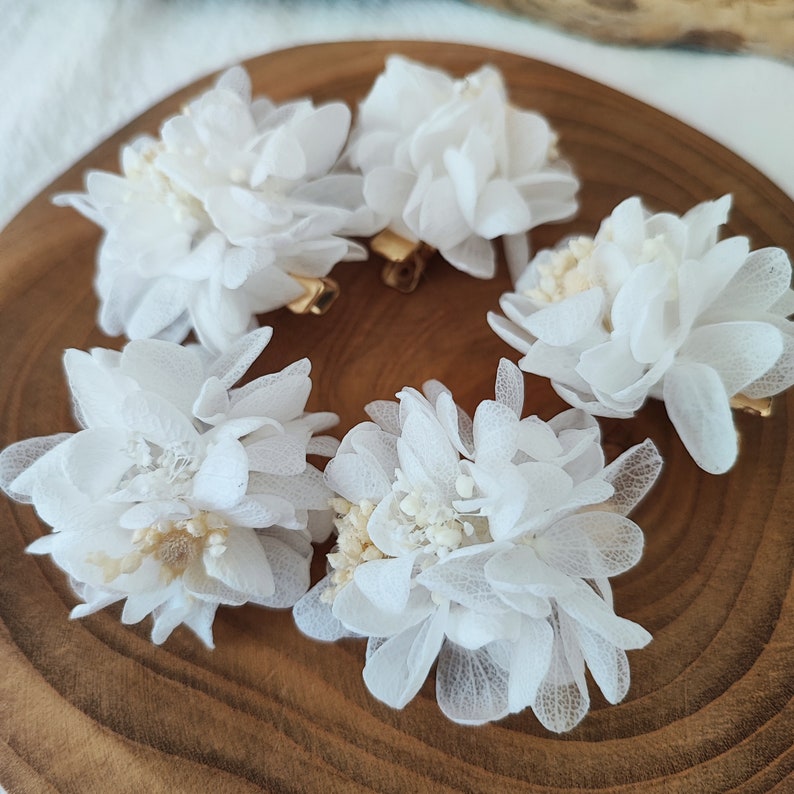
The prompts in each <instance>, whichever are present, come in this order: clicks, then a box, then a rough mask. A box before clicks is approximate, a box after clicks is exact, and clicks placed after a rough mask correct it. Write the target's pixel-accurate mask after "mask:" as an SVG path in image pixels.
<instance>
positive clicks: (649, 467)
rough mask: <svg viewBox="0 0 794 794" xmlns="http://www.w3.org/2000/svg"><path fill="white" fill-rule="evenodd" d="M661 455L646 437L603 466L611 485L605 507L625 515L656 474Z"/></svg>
mask: <svg viewBox="0 0 794 794" xmlns="http://www.w3.org/2000/svg"><path fill="white" fill-rule="evenodd" d="M661 468H662V457H661V455H660V454H659V450H658V449H656V446H655V445H654V443H653V442H652V441H651V440H650V439H646V440H645V441H643V442H642V444H637V446H634V447H632V448H631V449H629V450H627V451H626V452H624V453H623V454H622V455H620V457H618V458H616V459H615V460H614V461H612V463H610V464H609V466H607V467H606V468H605V469H604V472H603V475H602V476H603V477H604V479H605V480H606V481H607V482H609V483H611V484H612V486H613V487H614V489H615V490H614V494H613V495H612V496H611V497H610V499H609V508H610V510H614V511H615V512H617V513H620V515H624V516H625V515H628V514H629V513H630V512H631V510H633V509H634V507H635V505H637V504H638V503H639V502H640V500H641V499H642V498H643V497H644V496H645V494H646V493H648V490H649V489H650V487H651V486H652V485H653V484H654V482H655V481H656V478H657V477H658V476H659V472H660V471H661Z"/></svg>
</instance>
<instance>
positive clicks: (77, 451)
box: [63, 427, 135, 499]
mask: <svg viewBox="0 0 794 794" xmlns="http://www.w3.org/2000/svg"><path fill="white" fill-rule="evenodd" d="M130 440H131V438H130V433H129V432H128V431H126V430H124V429H123V428H118V429H117V428H113V427H107V428H102V429H97V430H82V431H81V432H79V433H76V434H75V435H74V436H73V437H72V439H71V442H70V443H69V445H68V447H64V459H63V463H64V466H65V468H66V471H67V473H68V474H67V476H69V478H70V479H71V481H72V482H73V483H74V484H75V485H76V486H77V487H78V488H79V489H80V490H81V491H83V492H84V493H85V494H87V495H88V496H89V497H91V498H92V499H99V498H101V497H103V496H105V495H107V494H108V493H109V492H111V491H114V490H116V488H118V485H119V482H120V481H121V478H122V477H123V476H124V474H126V473H127V472H128V471H129V470H130V469H131V468H132V467H133V465H134V463H135V459H134V457H133V456H132V455H131V454H130V453H129V451H128V445H129V442H130Z"/></svg>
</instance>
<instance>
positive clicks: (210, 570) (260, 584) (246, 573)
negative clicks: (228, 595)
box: [204, 527, 275, 600]
mask: <svg viewBox="0 0 794 794" xmlns="http://www.w3.org/2000/svg"><path fill="white" fill-rule="evenodd" d="M224 545H225V546H226V549H225V551H224V552H223V553H222V554H219V555H217V556H215V555H213V554H210V553H208V552H205V554H204V568H205V570H206V572H207V575H208V576H212V577H214V578H215V579H219V580H220V581H221V582H223V583H224V584H226V585H228V586H229V587H230V588H232V589H233V590H236V591H238V592H240V593H244V594H245V595H246V596H247V598H246V600H248V598H255V599H262V598H268V597H270V596H272V595H273V593H274V591H275V582H274V578H273V571H272V570H271V567H270V563H269V562H268V559H267V555H266V554H265V550H264V549H263V547H262V544H261V542H260V541H259V538H258V536H257V534H256V532H254V531H253V530H252V529H244V528H240V527H232V528H230V530H229V535H228V537H227V539H226V541H225V544H224Z"/></svg>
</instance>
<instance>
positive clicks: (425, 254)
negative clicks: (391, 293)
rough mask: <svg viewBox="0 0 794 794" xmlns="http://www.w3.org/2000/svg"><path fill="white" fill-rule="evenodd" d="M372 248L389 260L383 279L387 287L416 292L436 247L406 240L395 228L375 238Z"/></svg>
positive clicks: (371, 244)
mask: <svg viewBox="0 0 794 794" xmlns="http://www.w3.org/2000/svg"><path fill="white" fill-rule="evenodd" d="M370 248H371V249H372V251H373V252H374V253H376V254H377V255H378V256H380V257H382V258H383V259H385V260H386V263H385V264H384V266H383V270H382V271H381V279H382V281H383V283H384V284H385V285H386V286H387V287H391V288H392V289H396V290H398V291H399V292H404V293H409V292H413V291H414V290H415V289H416V288H417V287H418V286H419V281H420V280H421V278H422V274H423V273H424V271H425V268H426V267H427V262H428V260H429V259H430V257H431V256H432V255H433V254H434V253H435V250H436V249H435V248H433V247H432V246H429V245H427V243H423V242H421V241H416V242H414V241H413V240H406V239H405V238H404V237H401V236H400V235H399V234H396V233H395V232H393V231H392V230H391V229H384V230H383V231H382V232H381V233H380V234H378V235H376V236H375V237H373V238H372V240H371V242H370Z"/></svg>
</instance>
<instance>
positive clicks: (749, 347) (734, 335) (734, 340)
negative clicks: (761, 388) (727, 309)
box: [679, 322, 783, 396]
mask: <svg viewBox="0 0 794 794" xmlns="http://www.w3.org/2000/svg"><path fill="white" fill-rule="evenodd" d="M782 353H783V338H782V335H781V333H780V331H779V330H778V329H777V328H775V326H774V325H771V324H770V323H763V322H724V323H719V324H717V325H705V326H701V327H700V328H695V329H694V330H693V331H692V333H691V334H690V335H689V337H688V338H687V341H686V342H685V343H684V345H683V346H682V347H681V349H680V351H679V360H684V359H686V360H688V361H697V362H700V363H702V364H707V365H708V366H710V367H711V368H712V369H713V370H715V371H716V372H717V374H718V375H719V376H720V380H722V383H723V385H724V386H725V391H726V392H727V393H728V395H729V396H733V395H734V394H737V393H738V392H740V391H741V390H742V389H743V388H744V387H745V386H747V385H748V384H749V383H752V382H753V381H756V380H758V379H759V378H760V377H762V376H763V375H764V374H765V373H766V372H768V371H769V370H770V369H772V367H773V366H774V365H775V362H776V361H777V360H778V359H779V358H780V356H781V354H782Z"/></svg>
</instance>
